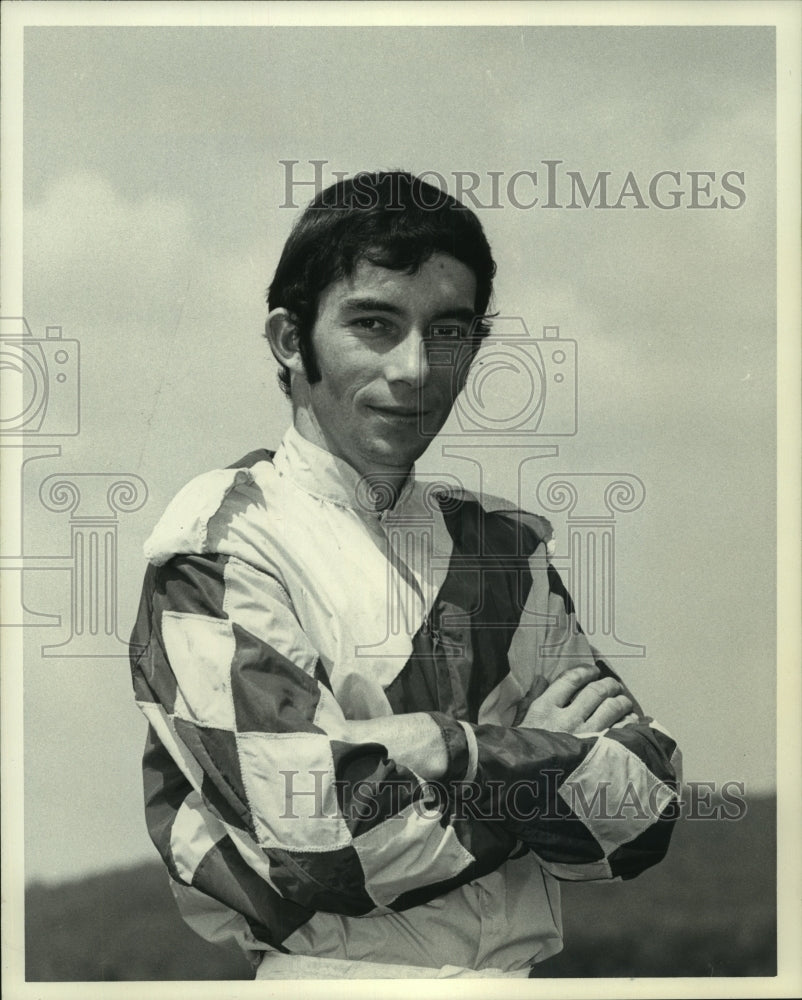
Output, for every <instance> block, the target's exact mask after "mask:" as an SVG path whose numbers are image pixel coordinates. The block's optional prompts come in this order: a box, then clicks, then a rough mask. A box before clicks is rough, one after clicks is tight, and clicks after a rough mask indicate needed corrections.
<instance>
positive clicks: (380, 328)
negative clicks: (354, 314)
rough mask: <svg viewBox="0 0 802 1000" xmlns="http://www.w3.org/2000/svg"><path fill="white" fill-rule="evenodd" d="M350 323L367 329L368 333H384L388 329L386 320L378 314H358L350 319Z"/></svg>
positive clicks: (361, 328) (388, 325)
mask: <svg viewBox="0 0 802 1000" xmlns="http://www.w3.org/2000/svg"><path fill="white" fill-rule="evenodd" d="M351 325H352V326H355V327H358V328H359V329H360V330H367V331H368V333H386V332H388V331H389V330H390V324H389V323H388V321H387V320H384V319H381V317H379V316H359V317H358V318H357V319H354V320H352V321H351Z"/></svg>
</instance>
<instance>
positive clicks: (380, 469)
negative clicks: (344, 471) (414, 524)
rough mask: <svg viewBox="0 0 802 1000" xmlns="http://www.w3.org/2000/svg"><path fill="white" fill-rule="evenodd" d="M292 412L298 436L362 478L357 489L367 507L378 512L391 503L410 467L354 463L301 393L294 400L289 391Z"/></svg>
mask: <svg viewBox="0 0 802 1000" xmlns="http://www.w3.org/2000/svg"><path fill="white" fill-rule="evenodd" d="M299 395H301V394H299ZM292 411H293V426H294V427H295V430H296V431H297V432H298V433H299V434H300V435H301V437H302V438H304V439H305V440H306V441H309V442H310V443H311V444H314V445H316V446H317V447H318V448H321V449H322V450H323V451H327V452H328V453H329V454H330V455H334V457H335V458H338V459H340V461H342V462H346V463H347V464H348V465H349V466H350V467H351V468H352V469H354V471H355V472H357V473H358V474H359V475H360V476H361V477H362V480H363V481H364V483H365V488H364V490H362V491H361V493H362V502H363V503H364V504H365V506H366V507H367V508H368V509H370V510H374V511H376V512H379V511H382V510H387V509H389V508H392V507H394V506H395V504H396V502H397V501H398V498H399V496H400V495H401V491H402V490H403V488H404V484H405V483H406V481H407V479H408V478H409V474H410V472H411V469H401V468H398V467H396V466H383V465H376V464H371V465H370V466H369V467H365V466H362V465H361V464H358V463H356V462H354V461H353V460H352V458H351V456H349V455H344V454H342V453H341V452H340V450H339V449H338V448H337V447H336V446H335V445H334V444H333V443H332V442H331V440H330V439H329V437H328V435H327V434H326V432H325V431H324V429H323V428H322V427H321V425H320V422H319V421H318V419H317V417H316V416H315V411H314V409H313V408H312V407H311V406H310V405H309V401H308V399H305V398H304V397H303V395H301V398H300V399H298V400H296V397H295V394H293V400H292Z"/></svg>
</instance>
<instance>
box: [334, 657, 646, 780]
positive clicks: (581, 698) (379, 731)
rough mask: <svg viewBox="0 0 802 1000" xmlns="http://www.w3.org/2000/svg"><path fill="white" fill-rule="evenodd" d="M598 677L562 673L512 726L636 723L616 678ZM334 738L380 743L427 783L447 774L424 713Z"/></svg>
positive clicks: (359, 725)
mask: <svg viewBox="0 0 802 1000" xmlns="http://www.w3.org/2000/svg"><path fill="white" fill-rule="evenodd" d="M600 673H601V672H600V670H599V668H598V666H596V664H581V665H580V666H577V667H572V668H570V669H569V670H566V671H565V673H563V674H561V675H560V676H559V677H558V678H557V679H556V680H555V681H553V682H552V683H551V684H550V685H549V686H548V687H546V689H545V691H543V692H542V693H541V694H539V695H538V696H536V697H534V698H532V699H531V701H530V700H528V699H527V700H526V701H524V702H522V704H521V707H520V709H519V713H520V719H518V720H516V723H515V725H516V727H519V728H521V729H539V730H547V731H549V732H558V733H569V734H576V733H579V732H586V733H596V732H601V731H602V730H605V729H609V728H610V727H612V726H622V725H627V724H629V723H635V722H637V721H638V719H639V715H638V713H636V712H634V711H633V708H634V707H635V703H634V701H633V699H632V696H631V695H630V694H629V692H627V691H625V689H624V687H623V685H622V683H621V682H620V681H619V680H617V679H616V678H614V677H601V676H600ZM338 735H339V736H340V738H342V739H344V740H346V741H347V742H352V743H372V742H376V743H383V744H384V746H386V747H387V752H388V755H389V756H390V757H392V758H393V759H394V760H398V761H401V762H403V763H404V764H405V765H406V766H407V767H408V768H409V769H410V770H411V771H414V773H415V774H417V775H420V777H421V778H423V779H425V780H426V781H439V780H441V779H442V778H444V777H446V774H447V772H448V766H449V757H448V751H447V748H446V743H445V741H444V739H443V733H442V730H441V729H440V727H439V726H438V725H437V723H436V722H435V720H434V719H433V718H432V716H431V715H429V714H427V713H425V712H416V713H411V714H408V715H395V716H390V717H389V718H381V719H366V720H351V721H348V720H346V721H345V722H344V725H343V727H342V729H341V730H340V732H339V734H338Z"/></svg>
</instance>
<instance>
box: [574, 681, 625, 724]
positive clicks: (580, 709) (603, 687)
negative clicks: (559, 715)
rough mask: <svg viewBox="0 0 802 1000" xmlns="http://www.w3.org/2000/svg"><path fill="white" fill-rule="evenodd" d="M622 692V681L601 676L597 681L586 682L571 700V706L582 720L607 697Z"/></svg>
mask: <svg viewBox="0 0 802 1000" xmlns="http://www.w3.org/2000/svg"><path fill="white" fill-rule="evenodd" d="M622 693H623V692H622V689H621V682H620V681H618V680H616V678H615V677H601V678H599V680H597V681H593V682H592V683H590V684H586V685H585V687H584V688H582V690H581V691H580V692H579V693H578V694H577V696H576V698H574V700H573V701H572V702H571V705H570V708H571V710H572V712H575V713H576V715H577V718H578V719H579V720H580V721H581V719H587V718H589V717H590V716H591V715H592V714H593V713H594V712H595V711H596V709H597V708H598V707H599V706H600V705H601V704H602V702H603V701H604V700H605V698H614V697H615V696H616V695H619V694H622Z"/></svg>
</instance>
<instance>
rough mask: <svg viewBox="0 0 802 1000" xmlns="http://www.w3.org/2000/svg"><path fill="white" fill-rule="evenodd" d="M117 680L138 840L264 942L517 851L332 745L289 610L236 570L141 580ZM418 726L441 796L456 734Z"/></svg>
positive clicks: (201, 563)
mask: <svg viewBox="0 0 802 1000" xmlns="http://www.w3.org/2000/svg"><path fill="white" fill-rule="evenodd" d="M132 672H133V683H134V689H135V694H136V698H137V703H138V705H139V707H140V708H141V709H142V711H143V712H144V714H145V716H146V717H147V719H148V721H149V723H150V731H149V738H148V745H147V748H146V753H145V760H144V770H145V798H146V819H147V822H148V827H149V832H150V835H151V838H152V839H153V841H154V843H155V844H156V846H157V848H158V850H159V852H160V853H161V855H162V857H163V858H164V860H165V862H166V864H167V867H168V870H169V871H170V874H171V876H172V878H173V879H174V880H175V881H176V882H178V883H179V884H182V885H185V886H191V887H193V888H195V889H200V890H201V891H202V892H203V893H206V895H208V896H211V897H213V898H215V899H217V900H218V901H219V902H222V903H224V904H226V905H227V906H228V907H230V908H231V909H232V910H234V911H236V912H238V913H245V914H246V915H247V916H248V919H249V923H250V925H251V928H252V930H253V931H254V933H255V934H256V935H257V936H258V937H260V938H261V939H262V940H266V941H268V943H273V942H275V941H276V934H275V933H273V932H271V928H273V927H276V926H279V925H280V926H281V927H282V933H281V935H280V936H279V940H280V938H281V937H283V936H286V933H287V927H288V926H289V925H291V924H292V923H293V922H294V923H295V924H296V925H297V924H299V923H303V922H304V921H305V920H307V919H308V918H309V916H310V913H311V912H312V911H316V910H324V911H330V912H334V913H340V914H345V915H349V916H363V915H367V914H371V913H375V912H384V911H387V910H402V909H406V908H408V907H410V906H413V905H417V904H419V903H421V902H424V901H426V900H428V899H432V898H434V897H435V896H438V895H442V894H443V893H445V892H447V891H449V890H450V889H452V888H454V887H455V886H458V885H460V884H463V883H466V882H468V881H471V880H472V879H475V878H477V877H479V876H481V875H483V874H486V873H487V872H489V871H493V870H495V869H496V868H498V867H499V865H500V864H502V862H503V861H504V860H505V859H506V858H507V857H508V856H509V855H510V854H511V853H512V852H513V851H514V850H516V849H518V848H519V846H520V845H519V844H518V840H517V838H516V837H515V835H514V833H512V832H511V831H509V830H505V829H504V827H503V825H502V824H500V823H498V822H495V823H480V824H477V823H475V822H473V821H472V820H471V819H470V818H469V817H468V818H464V819H461V818H459V817H453V816H452V815H451V812H452V809H451V806H452V804H453V803H451V802H450V801H445V802H442V801H440V800H439V798H438V797H437V796H434V795H433V793H432V790H431V788H429V787H428V786H427V785H426V783H425V782H423V781H421V780H420V779H419V778H418V777H417V776H416V775H415V774H414V773H413V772H412V771H410V770H409V769H408V768H406V767H404V765H403V761H394V760H392V759H389V757H388V754H387V751H386V749H385V747H384V746H382V745H380V744H379V743H350V742H348V741H347V740H344V739H343V738H342V734H343V732H344V731H347V725H345V719H344V716H343V712H342V710H341V708H340V706H339V705H338V703H337V701H336V699H335V698H334V696H333V694H332V692H331V690H330V687H329V681H328V677H327V674H326V671H325V669H324V667H323V665H322V663H321V661H320V658H319V657H318V655H317V653H316V651H315V650H314V649H313V648H312V646H311V645H310V643H309V640H308V639H307V637H306V635H305V633H304V632H303V630H302V629H301V627H300V625H299V623H298V620H297V618H296V616H295V614H294V612H293V609H292V606H291V603H290V599H289V597H288V595H287V594H286V592H285V591H284V589H283V588H282V587H281V585H280V584H279V582H278V581H277V580H275V579H274V578H272V577H270V576H268V575H266V574H265V573H263V572H261V571H259V570H256V569H254V568H253V567H252V566H251V565H249V564H247V563H245V562H243V561H241V560H239V559H236V558H234V557H231V556H225V555H219V554H213V555H186V556H184V555H181V556H176V557H174V558H172V559H171V560H170V561H169V562H167V563H166V564H165V565H163V566H161V567H159V568H156V567H153V566H151V567H149V569H148V571H147V574H146V578H145V585H144V589H143V595H142V600H141V603H140V609H139V615H138V619H137V624H136V626H135V628H134V634H133V636H132ZM429 714H430V715H431V717H432V718H433V719H434V720H435V722H436V723H437V724H438V726H439V727H440V730H441V732H442V735H443V739H444V743H445V746H446V750H447V753H448V771H447V774H446V775H445V778H444V781H445V782H446V783H450V782H452V781H456V782H458V781H460V780H461V779H462V778H464V776H465V774H466V769H467V767H468V763H469V758H468V738H467V736H466V732H465V730H464V729H463V727H462V726H461V725H460V723H458V722H456V721H454V720H452V719H449V718H448V717H446V716H445V715H442V714H438V713H429ZM390 721H391V720H390ZM435 800H436V801H435Z"/></svg>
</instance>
